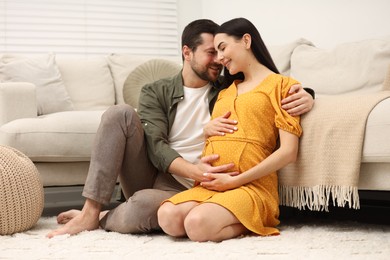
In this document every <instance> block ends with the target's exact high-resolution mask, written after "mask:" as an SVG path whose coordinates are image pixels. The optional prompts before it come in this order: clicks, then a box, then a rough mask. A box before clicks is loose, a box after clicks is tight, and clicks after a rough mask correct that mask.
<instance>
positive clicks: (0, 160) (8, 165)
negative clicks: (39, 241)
mask: <svg viewBox="0 0 390 260" xmlns="http://www.w3.org/2000/svg"><path fill="white" fill-rule="evenodd" d="M43 202H44V194H43V186H42V183H41V181H40V179H39V173H38V170H37V168H36V167H35V165H34V164H33V162H32V161H31V160H30V159H29V158H28V157H27V156H26V155H24V154H23V153H21V152H20V151H18V150H16V149H14V148H11V147H8V146H1V145H0V235H10V234H14V233H17V232H22V231H26V230H28V229H30V228H31V227H32V226H34V225H35V224H36V223H37V221H38V219H39V218H40V216H41V214H42V211H43Z"/></svg>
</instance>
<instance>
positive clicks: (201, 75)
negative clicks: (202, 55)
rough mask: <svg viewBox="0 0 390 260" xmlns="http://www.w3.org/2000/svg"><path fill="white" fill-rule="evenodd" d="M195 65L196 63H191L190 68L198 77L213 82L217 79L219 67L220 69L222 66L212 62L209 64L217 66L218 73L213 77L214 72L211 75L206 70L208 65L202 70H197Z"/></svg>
mask: <svg viewBox="0 0 390 260" xmlns="http://www.w3.org/2000/svg"><path fill="white" fill-rule="evenodd" d="M196 65H197V64H196V63H195V65H194V64H192V66H191V68H192V70H193V71H194V73H195V74H196V75H197V76H198V77H199V78H200V79H202V80H205V81H212V82H214V81H216V80H217V78H218V76H219V75H220V74H221V69H222V67H221V66H220V65H219V64H212V65H211V66H213V67H219V73H218V75H217V76H215V77H214V74H213V75H211V74H210V73H209V71H208V69H209V67H206V68H205V69H204V70H203V69H202V70H199V69H198V67H197V66H196Z"/></svg>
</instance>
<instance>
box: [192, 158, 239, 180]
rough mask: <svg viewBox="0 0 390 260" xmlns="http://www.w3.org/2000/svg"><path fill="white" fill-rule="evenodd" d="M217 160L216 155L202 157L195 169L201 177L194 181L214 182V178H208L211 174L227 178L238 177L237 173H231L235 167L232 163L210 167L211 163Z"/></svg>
mask: <svg viewBox="0 0 390 260" xmlns="http://www.w3.org/2000/svg"><path fill="white" fill-rule="evenodd" d="M218 159H219V155H218V154H211V155H207V156H204V157H202V158H201V159H200V162H199V163H198V164H197V167H198V169H199V170H200V172H201V175H202V176H201V177H199V178H196V179H195V178H194V179H195V180H196V181H199V182H207V181H211V180H214V178H212V177H210V176H209V174H211V173H213V174H219V175H228V176H235V175H238V171H233V169H234V168H235V167H236V166H235V165H234V163H226V164H222V165H218V166H212V164H213V162H215V161H217V160H218Z"/></svg>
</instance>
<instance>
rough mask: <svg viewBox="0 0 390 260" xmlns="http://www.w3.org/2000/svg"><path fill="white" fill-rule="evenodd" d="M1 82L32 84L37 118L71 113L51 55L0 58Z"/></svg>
mask: <svg viewBox="0 0 390 260" xmlns="http://www.w3.org/2000/svg"><path fill="white" fill-rule="evenodd" d="M0 81H1V82H30V83H33V84H34V85H35V86H36V98H37V108H38V115H45V114H50V113H55V112H60V111H68V110H73V104H72V101H71V99H70V97H69V95H68V92H67V90H66V88H65V86H64V82H63V81H62V77H61V73H60V71H59V69H58V67H57V64H56V61H55V56H54V54H48V55H39V56H34V57H25V56H20V55H12V54H4V55H2V56H1V58H0Z"/></svg>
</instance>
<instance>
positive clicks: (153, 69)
mask: <svg viewBox="0 0 390 260" xmlns="http://www.w3.org/2000/svg"><path fill="white" fill-rule="evenodd" d="M180 70H181V66H180V65H179V64H178V63H176V62H173V61H169V60H164V59H152V60H149V61H147V62H145V63H143V64H141V65H139V66H138V67H137V68H135V69H134V70H133V71H132V72H130V74H129V76H128V77H127V79H126V81H125V83H124V85H123V99H124V101H125V103H126V104H129V105H131V106H132V107H134V108H138V98H139V94H140V92H141V88H142V87H143V86H145V85H146V84H149V83H152V82H154V81H157V80H159V79H162V78H166V77H171V76H174V75H176V74H177V73H179V71H180Z"/></svg>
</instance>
